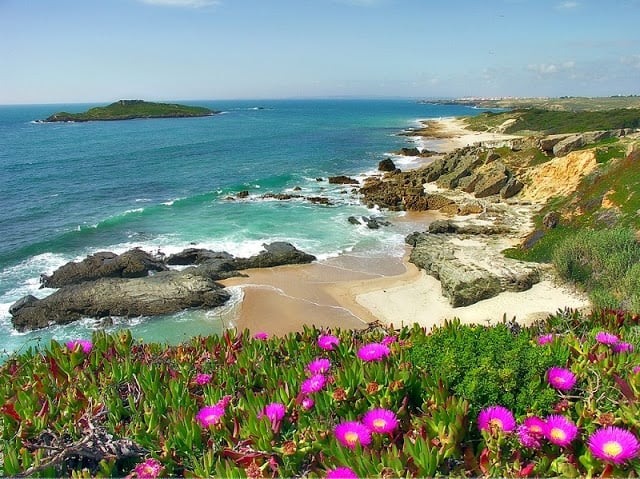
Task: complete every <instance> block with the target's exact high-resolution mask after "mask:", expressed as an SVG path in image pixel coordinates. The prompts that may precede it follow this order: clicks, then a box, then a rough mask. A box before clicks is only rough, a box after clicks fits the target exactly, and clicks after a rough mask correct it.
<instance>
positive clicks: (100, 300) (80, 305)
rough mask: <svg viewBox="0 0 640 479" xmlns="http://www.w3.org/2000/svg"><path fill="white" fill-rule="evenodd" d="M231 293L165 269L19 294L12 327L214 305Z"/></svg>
mask: <svg viewBox="0 0 640 479" xmlns="http://www.w3.org/2000/svg"><path fill="white" fill-rule="evenodd" d="M229 298H230V295H229V293H227V292H226V291H225V290H224V289H223V288H222V287H221V286H220V285H218V284H216V283H215V282H214V281H213V280H211V279H208V278H206V277H204V276H200V275H194V274H190V273H189V272H179V271H163V272H160V273H157V274H155V275H153V276H147V277H143V278H131V279H125V278H101V279H99V280H97V281H85V282H82V283H79V284H72V285H70V286H66V287H64V288H62V289H60V290H58V291H56V292H55V293H53V294H51V295H49V296H47V297H46V298H44V299H40V300H38V299H36V300H34V298H32V297H31V298H30V297H27V298H23V299H22V300H20V301H18V302H17V303H15V304H14V305H13V306H12V307H11V314H12V318H11V322H12V323H13V326H14V328H15V329H16V330H18V331H28V330H32V329H40V328H44V327H47V326H49V325H50V324H67V323H70V322H72V321H76V320H78V319H81V318H83V317H87V316H90V317H96V318H102V317H105V316H125V317H134V316H153V315H159V314H169V313H174V312H177V311H180V310H183V309H185V308H196V307H207V308H213V307H216V306H221V305H222V304H224V303H225V302H226V301H227V300H228V299H229Z"/></svg>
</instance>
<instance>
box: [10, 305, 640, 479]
mask: <svg viewBox="0 0 640 479" xmlns="http://www.w3.org/2000/svg"><path fill="white" fill-rule="evenodd" d="M638 321H639V318H638V317H637V316H636V317H634V316H631V315H629V314H625V313H622V312H613V311H602V312H598V313H594V314H592V315H589V316H585V315H581V314H579V313H576V312H572V311H565V312H561V313H558V314H557V315H555V316H553V317H550V318H549V319H548V320H547V321H545V322H543V323H539V324H536V325H535V326H533V327H530V328H526V329H522V328H520V327H519V326H518V325H517V324H515V323H507V322H502V323H501V324H499V325H497V326H493V327H484V326H465V325H461V324H460V322H459V321H455V320H454V321H451V322H449V323H447V324H446V325H445V326H443V327H442V328H438V329H434V330H433V331H429V332H427V331H424V330H423V329H421V328H419V327H417V326H416V327H413V328H404V329H402V330H400V331H397V330H392V329H389V328H385V327H382V326H380V325H372V326H371V327H369V328H368V329H366V330H364V331H319V330H316V329H305V330H304V331H303V332H300V333H296V334H290V335H288V336H286V337H284V338H269V337H268V336H267V335H266V334H257V335H255V336H253V337H252V336H250V335H249V334H248V333H247V332H244V333H241V334H238V335H236V334H235V333H232V332H227V333H225V334H223V335H222V336H212V337H198V338H194V339H192V340H191V341H189V342H187V343H183V344H181V345H179V346H172V347H169V346H165V345H159V344H143V343H140V342H137V341H135V340H133V339H132V337H131V335H130V333H128V332H121V333H118V334H114V335H111V334H105V333H102V332H100V333H95V334H94V336H93V338H91V340H88V339H84V340H81V339H78V340H77V341H71V342H69V343H67V344H62V345H61V344H58V343H56V342H52V343H51V345H50V346H49V347H48V349H46V350H44V351H35V350H31V351H28V352H26V353H24V354H21V355H17V356H14V357H12V358H10V359H9V360H8V361H7V362H6V363H5V364H4V365H3V366H2V367H1V368H0V426H1V429H0V451H1V452H0V463H1V466H0V474H2V475H4V476H21V475H29V476H36V477H52V476H70V475H71V476H75V477H89V476H98V477H104V476H127V475H128V477H139V478H142V477H147V478H149V477H165V476H184V477H330V478H331V477H333V478H337V477H429V476H442V475H448V476H454V477H469V476H501V477H550V476H559V475H562V476H567V477H576V476H578V475H586V476H596V475H597V476H601V475H602V476H619V477H638V476H640V457H639V455H640V451H639V444H638V438H639V434H640V421H639V419H638V418H640V407H639V405H638V400H639V399H640V353H639V351H640V349H639V348H640V343H639V340H640V326H638ZM483 371H484V374H483V373H482V372H483Z"/></svg>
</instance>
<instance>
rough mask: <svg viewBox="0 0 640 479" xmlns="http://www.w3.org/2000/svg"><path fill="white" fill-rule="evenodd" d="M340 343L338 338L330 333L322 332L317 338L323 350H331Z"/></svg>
mask: <svg viewBox="0 0 640 479" xmlns="http://www.w3.org/2000/svg"><path fill="white" fill-rule="evenodd" d="M338 344H340V340H339V339H338V338H337V337H335V336H332V335H331V334H322V335H320V337H319V338H318V346H319V347H320V348H321V349H324V350H325V351H333V349H334V348H335V347H336V346H337V345H338Z"/></svg>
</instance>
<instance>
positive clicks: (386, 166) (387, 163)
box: [378, 158, 396, 171]
mask: <svg viewBox="0 0 640 479" xmlns="http://www.w3.org/2000/svg"><path fill="white" fill-rule="evenodd" d="M395 170H396V164H395V163H394V162H393V160H392V159H391V158H385V159H384V160H382V161H380V163H378V171H395Z"/></svg>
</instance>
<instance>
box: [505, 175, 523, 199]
mask: <svg viewBox="0 0 640 479" xmlns="http://www.w3.org/2000/svg"><path fill="white" fill-rule="evenodd" d="M522 188H524V183H522V181H520V180H519V179H518V178H516V177H515V176H512V177H511V178H509V179H508V180H507V184H506V185H504V186H503V187H502V189H501V190H500V196H501V197H502V198H505V199H506V198H511V197H512V196H515V195H517V194H518V193H520V191H521V190H522Z"/></svg>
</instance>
